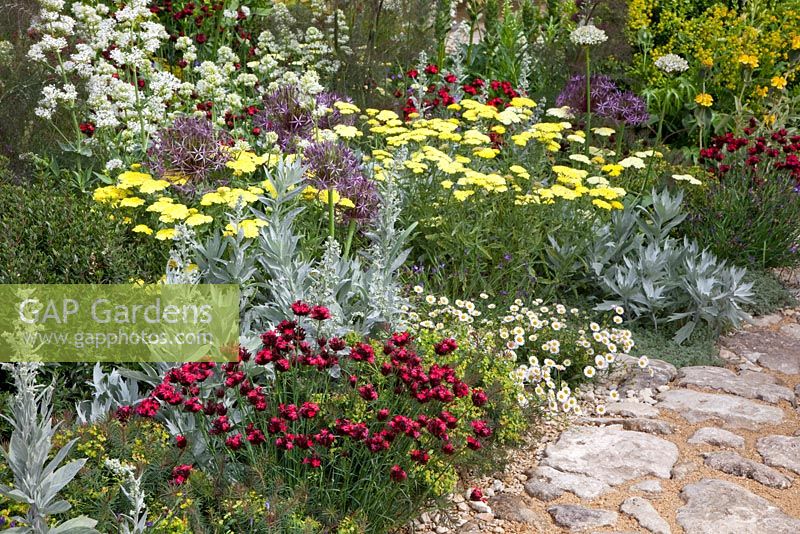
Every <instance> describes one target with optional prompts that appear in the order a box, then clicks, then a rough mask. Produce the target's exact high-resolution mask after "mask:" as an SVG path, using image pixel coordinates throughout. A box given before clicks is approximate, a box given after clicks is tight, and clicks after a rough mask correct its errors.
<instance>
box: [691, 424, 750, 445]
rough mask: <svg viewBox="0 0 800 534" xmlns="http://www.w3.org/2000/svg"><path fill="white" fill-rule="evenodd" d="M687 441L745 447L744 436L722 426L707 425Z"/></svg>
mask: <svg viewBox="0 0 800 534" xmlns="http://www.w3.org/2000/svg"><path fill="white" fill-rule="evenodd" d="M687 443H692V444H700V443H707V444H708V445H714V446H715V447H729V448H731V449H743V448H744V438H743V437H742V436H738V435H736V434H734V433H733V432H728V431H727V430H724V429H722V428H716V427H713V426H707V427H704V428H700V429H698V430H697V432H695V433H694V434H693V435H692V437H691V438H689V440H688V441H687Z"/></svg>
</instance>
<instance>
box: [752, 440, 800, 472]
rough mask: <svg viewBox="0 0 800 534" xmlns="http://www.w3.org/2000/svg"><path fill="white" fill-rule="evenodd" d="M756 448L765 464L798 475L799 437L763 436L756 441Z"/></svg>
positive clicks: (799, 463) (799, 462) (799, 470)
mask: <svg viewBox="0 0 800 534" xmlns="http://www.w3.org/2000/svg"><path fill="white" fill-rule="evenodd" d="M756 450H757V451H758V454H760V455H761V457H762V458H764V463H765V464H767V465H771V466H773V467H783V468H784V469H788V470H790V471H794V472H795V473H797V474H798V475H800V437H790V436H778V435H773V436H764V437H762V438H759V439H758V441H757V442H756Z"/></svg>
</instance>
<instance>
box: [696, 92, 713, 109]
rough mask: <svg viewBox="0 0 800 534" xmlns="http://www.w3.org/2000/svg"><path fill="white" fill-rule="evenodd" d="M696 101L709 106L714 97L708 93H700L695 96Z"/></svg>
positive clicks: (699, 104)
mask: <svg viewBox="0 0 800 534" xmlns="http://www.w3.org/2000/svg"><path fill="white" fill-rule="evenodd" d="M694 101H695V103H696V104H697V105H698V106H703V107H705V108H707V107H710V106H711V104H713V103H714V97H713V96H711V95H710V94H708V93H700V94H699V95H697V96H696V97H694Z"/></svg>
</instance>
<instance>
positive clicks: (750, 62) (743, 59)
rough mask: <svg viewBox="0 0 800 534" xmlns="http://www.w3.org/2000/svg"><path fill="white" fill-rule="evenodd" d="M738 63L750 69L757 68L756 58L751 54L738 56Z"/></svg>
mask: <svg viewBox="0 0 800 534" xmlns="http://www.w3.org/2000/svg"><path fill="white" fill-rule="evenodd" d="M739 63H741V64H742V65H744V66H746V67H749V68H751V69H755V68H757V67H758V56H755V55H753V54H741V55H740V56H739Z"/></svg>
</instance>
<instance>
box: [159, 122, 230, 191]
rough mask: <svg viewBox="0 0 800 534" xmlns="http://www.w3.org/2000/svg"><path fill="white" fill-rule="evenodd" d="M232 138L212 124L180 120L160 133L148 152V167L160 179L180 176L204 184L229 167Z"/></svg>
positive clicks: (190, 181)
mask: <svg viewBox="0 0 800 534" xmlns="http://www.w3.org/2000/svg"><path fill="white" fill-rule="evenodd" d="M229 141H230V136H228V134H227V133H226V132H224V131H223V130H220V129H218V128H216V127H215V126H214V125H213V124H212V123H211V121H208V120H206V119H204V118H197V117H178V118H177V119H175V121H174V122H173V123H172V126H168V127H167V128H163V129H161V130H159V131H158V132H157V133H156V134H155V136H154V138H153V143H152V144H151V145H150V148H148V149H147V158H148V163H147V166H148V167H149V168H150V170H152V171H153V172H154V173H156V174H157V175H158V176H160V177H164V176H169V175H180V176H185V177H186V178H188V182H189V184H192V183H197V182H202V181H204V180H206V179H207V178H208V177H209V175H210V174H211V173H212V172H214V171H218V170H220V169H222V168H224V167H225V163H226V162H228V161H230V159H231V156H230V153H229V152H228V150H227V149H226V148H225V146H223V145H226V144H227V143H228V142H229Z"/></svg>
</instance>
